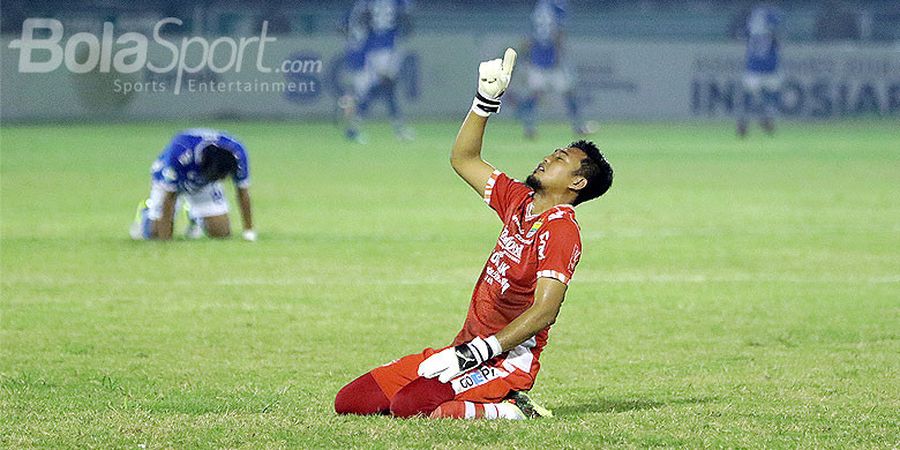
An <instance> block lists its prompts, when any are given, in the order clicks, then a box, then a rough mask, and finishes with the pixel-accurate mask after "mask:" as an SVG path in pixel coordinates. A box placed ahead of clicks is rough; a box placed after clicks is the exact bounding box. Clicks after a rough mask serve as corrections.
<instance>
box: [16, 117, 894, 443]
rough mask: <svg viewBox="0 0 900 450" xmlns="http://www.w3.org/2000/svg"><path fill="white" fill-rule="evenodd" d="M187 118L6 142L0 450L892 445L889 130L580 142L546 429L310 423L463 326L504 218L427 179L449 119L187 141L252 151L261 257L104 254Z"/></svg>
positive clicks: (203, 244) (510, 153) (243, 247)
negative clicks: (588, 177) (155, 161)
mask: <svg viewBox="0 0 900 450" xmlns="http://www.w3.org/2000/svg"><path fill="white" fill-rule="evenodd" d="M189 125H196V124H185V123H179V124H162V125H113V126H59V127H55V126H22V127H4V128H3V129H2V136H0V138H2V143H0V145H2V288H3V291H2V334H0V336H2V350H0V357H2V359H0V406H2V414H0V446H2V447H7V448H10V447H29V446H42V447H43V446H51V447H86V446H97V447H135V446H139V445H141V444H144V445H146V446H147V447H148V448H157V447H182V448H183V447H194V446H224V447H244V446H247V447H257V446H272V447H279V446H284V447H335V446H337V447H349V446H356V447H431V446H434V447H439V448H448V447H458V448H468V447H471V446H473V445H475V446H485V447H495V448H508V447H520V448H535V447H548V448H555V447H594V446H619V445H623V446H634V447H648V446H660V445H661V446H678V447H700V446H724V447H793V446H802V447H811V446H817V447H833V448H844V447H861V448H876V447H892V446H893V447H896V446H898V445H900V437H898V429H900V422H898V414H897V411H898V410H900V384H898V379H900V373H898V368H900V344H898V329H900V327H898V324H900V254H898V251H900V204H898V198H900V132H898V131H897V130H898V129H897V127H896V123H891V122H874V123H864V122H847V123H838V124H787V125H785V126H784V128H783V129H781V130H779V132H778V135H777V137H775V138H767V137H765V136H762V135H760V134H755V135H751V137H750V138H749V139H747V140H745V141H738V140H737V139H735V138H734V137H733V135H732V130H731V125H730V124H724V123H722V124H702V125H701V124H690V125H665V124H658V125H629V124H610V125H607V126H605V128H604V129H603V130H602V132H601V133H600V134H599V135H598V136H596V140H597V141H598V142H599V143H600V145H601V147H602V148H603V149H604V150H605V151H606V153H607V154H608V157H609V159H610V160H611V161H612V164H613V165H614V167H615V169H616V180H615V183H614V186H613V188H612V190H611V191H610V193H609V194H608V196H607V197H604V198H603V199H601V200H599V201H596V202H592V203H588V204H585V205H584V206H582V207H579V208H578V217H579V222H580V224H581V226H582V233H583V240H584V257H583V259H582V261H581V264H580V265H579V269H578V271H577V273H576V275H575V278H574V280H573V284H572V285H571V287H570V289H569V293H568V298H567V301H566V303H565V304H564V306H563V310H562V313H561V315H560V317H559V321H558V322H557V325H556V326H555V327H554V330H553V331H552V332H551V343H550V345H549V346H548V348H547V351H546V352H545V353H544V357H543V358H542V362H543V364H544V368H543V370H542V372H541V375H540V376H539V379H538V383H537V386H536V388H535V390H534V391H533V394H534V397H535V398H536V399H538V400H539V401H541V402H543V403H544V404H545V405H546V406H548V407H550V408H552V409H554V410H555V413H556V415H557V417H556V418H554V419H550V420H542V421H530V422H524V423H509V422H502V423H500V422H487V421H484V422H477V423H472V422H463V421H430V420H424V419H417V420H394V419H390V418H387V417H338V416H336V415H334V413H333V412H332V401H333V398H334V394H335V393H336V392H337V390H338V389H339V388H340V387H341V386H342V385H343V384H345V383H346V382H348V381H350V380H351V379H353V378H355V377H356V376H358V375H359V374H362V373H364V372H365V371H367V370H369V369H370V368H372V367H374V366H376V365H378V364H381V363H384V362H387V361H390V360H392V359H394V358H396V357H399V356H401V355H404V354H407V353H411V352H417V351H420V350H421V349H422V348H423V347H425V346H439V345H442V344H445V343H446V342H448V341H449V340H450V339H451V338H452V337H453V336H454V334H455V333H456V332H457V331H458V329H459V327H460V325H461V323H462V320H463V318H464V316H465V312H466V308H467V306H468V300H469V296H470V294H471V288H472V285H473V283H474V281H475V278H476V277H477V275H478V273H479V271H480V270H481V267H482V265H483V263H484V260H485V258H486V257H487V256H488V253H489V251H490V248H491V247H492V246H493V245H494V242H495V239H496V236H497V234H498V231H499V228H500V224H499V222H498V221H497V220H496V218H495V216H494V215H493V213H492V212H491V211H490V210H489V209H488V208H487V207H486V206H485V205H484V204H483V203H482V202H481V201H480V199H479V198H478V197H477V196H476V195H475V194H474V193H473V192H472V191H471V190H470V189H469V188H468V187H467V186H465V185H464V184H463V183H462V182H461V181H459V180H458V179H457V178H456V176H455V175H454V174H453V172H452V170H451V169H450V167H449V164H448V161H447V154H448V151H449V147H450V145H451V142H452V140H453V137H454V135H455V133H456V130H457V128H458V123H455V122H445V123H424V124H420V125H418V126H417V132H418V135H419V137H418V139H417V140H416V141H415V142H413V143H409V144H403V143H397V142H396V141H395V140H394V139H393V137H392V136H391V135H390V132H389V128H388V127H387V126H384V125H370V126H369V127H368V128H369V131H370V133H371V134H370V137H371V143H370V144H369V145H367V146H357V145H351V144H348V143H346V142H344V141H343V140H342V139H341V137H340V132H339V130H337V129H335V128H334V127H332V126H331V125H327V124H293V123H275V124H255V123H216V124H211V125H213V126H217V127H223V128H225V129H227V130H229V131H231V132H233V133H234V134H236V135H237V136H238V137H239V138H241V139H242V140H243V141H244V142H245V143H246V144H247V146H248V147H249V151H250V157H251V168H252V175H253V178H254V184H253V186H252V188H251V192H252V195H253V199H254V206H255V211H256V222H257V224H258V230H259V233H260V238H259V242H257V243H255V244H251V243H246V242H242V241H240V240H230V241H225V242H211V241H206V240H204V241H198V242H190V241H180V242H172V243H162V244H160V243H146V242H131V241H129V240H128V238H127V228H128V224H129V222H130V220H131V218H132V214H133V211H134V207H135V205H136V204H137V202H138V201H139V200H140V199H142V198H144V197H145V196H146V195H147V191H148V183H149V182H148V167H149V165H150V162H151V160H152V158H153V157H154V156H155V155H156V153H157V152H158V151H159V149H161V148H162V147H163V146H164V145H165V144H166V142H167V140H168V139H169V138H170V137H171V135H172V133H173V132H174V131H175V130H177V129H179V128H182V127H187V126H189ZM542 131H543V134H542V136H541V140H539V141H538V142H526V141H523V140H522V139H521V138H520V130H519V129H518V127H516V126H515V125H514V124H512V123H511V122H502V121H498V122H497V123H492V124H491V126H490V129H489V130H488V134H487V138H486V143H485V148H486V150H485V152H484V154H485V157H486V159H487V160H489V161H490V162H492V163H494V164H495V165H497V166H498V167H500V168H503V169H504V170H506V171H508V172H509V173H510V174H512V175H514V176H518V177H524V176H525V175H526V174H527V173H529V172H530V170H531V169H532V168H533V167H534V166H535V164H536V163H537V162H538V161H539V159H540V158H541V157H542V156H543V155H544V154H546V153H547V152H549V151H550V150H551V149H553V148H555V147H556V146H559V145H561V144H564V143H567V142H568V141H569V140H570V139H571V136H570V135H568V133H567V130H566V128H565V127H563V126H562V125H558V126H550V125H548V126H545V127H544V128H543V129H542ZM229 199H230V201H231V204H232V209H233V214H232V218H233V223H238V221H237V215H236V214H235V213H234V200H233V196H232V195H231V194H230V193H229ZM181 228H182V227H181V225H180V224H179V227H178V231H180V230H181Z"/></svg>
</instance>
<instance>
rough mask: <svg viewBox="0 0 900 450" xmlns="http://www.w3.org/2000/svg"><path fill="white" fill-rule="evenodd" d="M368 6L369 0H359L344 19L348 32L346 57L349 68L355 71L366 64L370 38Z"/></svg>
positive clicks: (344, 26) (344, 25) (345, 28)
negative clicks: (367, 16)
mask: <svg viewBox="0 0 900 450" xmlns="http://www.w3.org/2000/svg"><path fill="white" fill-rule="evenodd" d="M367 7H368V6H367V0H357V2H356V3H354V4H353V7H352V8H351V9H350V10H349V11H347V14H345V15H344V18H343V20H342V22H343V28H344V30H345V31H346V33H347V45H346V47H345V49H344V59H345V62H346V65H347V68H348V69H350V70H353V71H359V70H362V69H363V66H365V64H366V49H367V44H368V39H369V28H368V25H367V24H366V8H367Z"/></svg>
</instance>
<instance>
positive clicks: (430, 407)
mask: <svg viewBox="0 0 900 450" xmlns="http://www.w3.org/2000/svg"><path fill="white" fill-rule="evenodd" d="M453 396H454V392H453V388H452V387H451V386H450V384H449V383H441V382H440V381H438V379H437V378H422V377H419V378H416V379H415V380H413V381H412V382H410V383H409V384H407V385H406V386H404V387H403V388H402V389H400V390H399V391H398V392H397V394H396V395H394V397H393V398H392V399H391V415H393V416H394V417H401V418H408V417H415V416H429V415H430V414H431V413H433V412H434V411H435V410H436V409H437V408H438V407H439V406H441V405H442V404H444V403H446V402H448V401H450V400H452V399H453Z"/></svg>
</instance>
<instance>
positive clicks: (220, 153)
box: [200, 145, 238, 181]
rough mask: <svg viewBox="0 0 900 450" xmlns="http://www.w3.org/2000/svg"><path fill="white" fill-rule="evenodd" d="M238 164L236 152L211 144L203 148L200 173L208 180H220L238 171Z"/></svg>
mask: <svg viewBox="0 0 900 450" xmlns="http://www.w3.org/2000/svg"><path fill="white" fill-rule="evenodd" d="M237 165H238V162H237V157H236V156H234V153H232V152H231V151H229V150H226V149H224V148H222V147H219V146H217V145H209V146H206V147H204V148H203V157H202V159H201V160H200V175H201V176H203V178H205V179H206V180H207V181H214V180H219V179H222V178H225V177H226V176H228V175H231V174H234V173H235V172H237Z"/></svg>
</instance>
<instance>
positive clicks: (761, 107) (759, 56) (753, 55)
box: [737, 5, 781, 137]
mask: <svg viewBox="0 0 900 450" xmlns="http://www.w3.org/2000/svg"><path fill="white" fill-rule="evenodd" d="M780 24H781V13H780V12H779V11H778V10H777V9H775V8H774V7H771V6H768V5H759V6H756V7H755V8H753V10H752V11H751V12H750V16H749V17H748V19H747V28H746V36H747V55H746V67H745V72H744V78H743V85H744V91H745V99H746V100H749V101H745V103H744V105H743V108H738V120H737V134H738V136H740V137H744V136H746V135H747V125H748V124H747V122H748V116H750V115H757V116H758V117H759V123H760V125H761V126H762V128H763V130H765V132H766V133H768V134H772V133H774V132H775V109H776V108H777V101H778V88H779V87H780V85H781V76H780V74H779V73H778V53H779V46H778V36H777V32H778V27H779V25H780Z"/></svg>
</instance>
